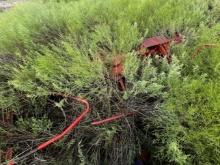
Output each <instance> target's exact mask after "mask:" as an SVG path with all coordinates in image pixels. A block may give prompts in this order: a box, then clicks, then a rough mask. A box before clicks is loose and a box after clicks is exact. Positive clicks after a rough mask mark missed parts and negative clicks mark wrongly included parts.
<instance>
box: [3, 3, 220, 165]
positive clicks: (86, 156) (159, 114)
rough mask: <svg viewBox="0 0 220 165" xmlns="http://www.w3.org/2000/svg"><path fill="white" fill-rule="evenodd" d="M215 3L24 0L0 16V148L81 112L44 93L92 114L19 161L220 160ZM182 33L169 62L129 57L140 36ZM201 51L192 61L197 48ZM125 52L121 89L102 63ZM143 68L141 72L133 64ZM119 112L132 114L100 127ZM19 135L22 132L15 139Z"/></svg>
mask: <svg viewBox="0 0 220 165" xmlns="http://www.w3.org/2000/svg"><path fill="white" fill-rule="evenodd" d="M219 21H220V2H219V1H218V0H195V1H192V0H184V1H180V0H136V1H132V0H105V1H103V0H68V1H64V0H60V1H55V0H51V1H40V2H39V1H37V2H36V1H31V2H25V3H23V4H19V5H17V6H16V7H14V8H13V9H11V10H10V11H8V12H4V13H0V110H1V116H2V118H4V116H5V114H10V113H12V114H14V120H13V122H12V123H11V124H9V125H8V124H5V123H3V122H1V123H0V135H1V136H0V148H1V150H5V149H6V148H7V147H13V149H14V152H15V155H16V154H19V153H21V152H24V151H26V150H27V149H30V148H35V147H36V145H38V144H39V143H40V142H43V141H45V140H47V139H49V138H50V137H51V136H52V135H55V134H57V133H59V132H61V131H62V130H63V129H64V128H65V127H66V126H67V125H68V124H69V123H70V122H71V120H72V118H75V117H76V116H77V115H78V114H79V113H80V111H81V110H82V108H81V106H80V105H79V104H77V103H76V102H72V101H71V100H69V99H65V98H62V97H55V96H53V95H52V93H55V92H59V93H68V94H71V95H74V96H81V97H84V98H87V99H88V101H89V102H90V104H91V107H92V111H91V113H90V114H89V115H88V116H87V117H86V118H85V119H84V120H83V121H82V122H81V123H80V125H79V126H78V127H77V128H76V129H75V130H74V131H73V132H72V134H71V135H69V136H68V137H65V139H63V140H62V141H60V142H59V143H56V144H53V145H51V146H49V147H48V148H47V149H46V150H45V151H43V152H38V153H37V154H35V155H32V156H30V157H27V158H25V159H24V160H22V161H21V163H23V164H31V163H39V162H41V161H42V162H41V163H43V164H44V163H45V164H65V165H66V164H82V165H83V164H94V165H99V164H104V165H108V164H113V165H122V164H123V165H124V164H126V165H129V164H134V161H135V160H136V159H138V158H139V155H140V153H143V152H146V153H147V154H145V156H146V155H147V156H146V157H148V159H147V162H146V163H148V164H178V165H184V164H187V165H188V164H198V165H203V164H204V165H205V164H206V165H208V164H210V165H212V164H220V158H219V153H220V145H219V142H220V136H219V133H220V129H219V128H220V118H219V115H220V114H219V113H220V80H219V79H220V57H219V53H220V36H219V35H220V23H219ZM176 31H178V32H181V33H182V34H183V35H184V36H185V37H186V41H185V42H184V43H183V44H180V45H173V46H172V48H171V53H172V55H173V62H172V64H170V65H169V64H168V63H167V61H166V60H165V59H160V60H157V59H151V58H146V59H144V60H142V59H141V58H139V57H138V54H137V51H136V50H137V46H138V45H139V44H140V43H141V41H143V39H144V38H145V37H151V36H155V35H165V36H167V37H171V36H172V35H173V34H174V33H175V32H176ZM203 44H213V45H214V46H212V47H209V48H204V49H203V48H202V49H201V51H200V52H198V54H197V55H196V56H195V58H192V56H193V54H194V52H195V50H196V48H197V47H198V46H201V45H203ZM117 55H121V56H123V57H124V58H125V62H124V66H125V77H126V79H127V90H126V91H125V92H120V91H118V89H117V86H116V84H115V83H114V82H113V81H111V80H109V79H108V78H107V77H108V74H109V68H108V65H107V64H106V63H107V61H109V60H110V59H111V58H113V57H115V56H117ZM141 68H142V74H139V72H138V70H140V69H141ZM121 111H128V112H135V113H137V115H135V116H132V117H126V118H123V119H122V120H119V121H115V122H112V123H108V124H105V125H101V126H97V127H94V126H90V123H91V121H93V120H95V119H103V118H106V117H110V116H112V115H113V114H117V113H119V112H121ZM24 134H25V136H24Z"/></svg>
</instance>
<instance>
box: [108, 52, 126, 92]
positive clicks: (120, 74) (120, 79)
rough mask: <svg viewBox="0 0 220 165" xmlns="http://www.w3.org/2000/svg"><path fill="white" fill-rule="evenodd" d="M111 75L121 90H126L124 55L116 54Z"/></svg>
mask: <svg viewBox="0 0 220 165" xmlns="http://www.w3.org/2000/svg"><path fill="white" fill-rule="evenodd" d="M111 77H112V79H113V80H114V81H115V82H116V83H117V86H118V89H119V90H120V91H125V90H126V79H125V77H124V66H123V57H122V56H116V57H115V58H113V60H112V67H111Z"/></svg>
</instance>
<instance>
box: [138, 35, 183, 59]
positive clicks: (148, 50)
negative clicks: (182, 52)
mask: <svg viewBox="0 0 220 165" xmlns="http://www.w3.org/2000/svg"><path fill="white" fill-rule="evenodd" d="M183 40H184V37H183V36H182V35H181V34H180V33H177V32H176V33H175V35H174V37H173V38H171V39H169V38H167V37H164V36H156V37H151V38H147V39H145V40H144V41H143V42H142V43H141V44H140V46H139V48H138V52H139V54H140V55H143V56H150V57H154V56H155V55H159V56H160V57H162V58H165V57H166V58H167V61H168V63H171V62H172V57H171V55H170V53H169V51H170V44H171V42H172V41H173V42H174V43H175V44H179V43H181V42H182V41H183Z"/></svg>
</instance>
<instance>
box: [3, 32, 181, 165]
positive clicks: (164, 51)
mask: <svg viewBox="0 0 220 165" xmlns="http://www.w3.org/2000/svg"><path fill="white" fill-rule="evenodd" d="M182 41H183V37H182V36H181V35H180V34H179V33H176V34H175V36H174V37H173V38H171V39H169V38H167V37H164V36H157V37H152V38H147V39H145V40H144V41H143V42H142V43H141V44H140V45H139V47H138V48H137V52H138V53H137V54H138V55H140V56H142V57H152V58H153V57H154V56H155V55H159V57H161V58H166V59H167V61H168V63H171V62H172V57H171V55H170V53H169V49H170V46H171V43H176V44H178V43H181V42H182ZM123 61H124V60H123V58H122V57H121V56H116V57H115V58H113V59H112V61H111V65H110V69H109V71H110V72H111V73H110V79H111V80H112V81H114V82H115V83H116V85H117V88H118V90H119V91H121V92H124V91H126V77H125V76H124V68H123ZM51 95H54V96H61V97H63V98H68V99H71V100H73V101H74V100H75V101H77V102H79V103H80V104H82V105H83V106H84V107H85V108H84V110H83V112H82V113H81V114H80V115H79V116H78V117H77V118H76V119H74V120H73V121H72V123H71V124H70V125H69V126H68V127H67V128H66V129H65V130H64V131H63V132H61V133H59V134H57V135H55V136H54V137H52V138H51V139H50V140H48V141H46V142H43V143H41V144H39V145H38V146H37V147H36V148H35V149H33V150H29V151H27V152H25V153H23V154H20V155H19V156H18V157H14V158H12V148H10V149H9V151H8V156H7V158H6V159H8V161H7V162H5V163H3V164H8V165H14V164H15V163H18V162H20V161H22V160H23V159H24V158H26V157H27V156H29V155H31V154H33V153H35V152H37V151H40V150H43V149H45V148H46V147H47V146H48V145H50V144H53V143H55V142H57V141H58V140H60V139H62V138H63V137H64V136H66V135H68V134H69V133H70V132H71V131H72V130H73V129H74V128H76V126H77V125H78V124H79V123H80V121H81V120H82V119H83V118H84V117H85V116H86V115H87V114H88V113H89V112H90V111H91V108H90V105H89V103H88V101H87V100H86V99H83V98H79V97H74V96H72V95H70V94H66V93H51ZM134 115H135V113H134V112H121V113H118V114H116V115H113V116H112V117H110V118H106V119H102V120H98V121H93V122H92V123H91V125H92V126H99V125H102V124H105V123H108V122H112V121H115V120H119V119H121V118H123V117H125V116H134Z"/></svg>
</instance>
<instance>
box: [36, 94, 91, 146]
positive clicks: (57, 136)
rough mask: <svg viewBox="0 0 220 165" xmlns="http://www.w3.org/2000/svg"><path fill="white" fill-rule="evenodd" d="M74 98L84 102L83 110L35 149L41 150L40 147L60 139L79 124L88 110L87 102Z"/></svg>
mask: <svg viewBox="0 0 220 165" xmlns="http://www.w3.org/2000/svg"><path fill="white" fill-rule="evenodd" d="M74 99H75V100H77V101H79V102H81V103H82V104H84V105H85V107H86V108H85V110H84V111H83V112H82V113H81V114H80V116H79V117H77V118H76V119H75V120H73V122H72V123H71V124H70V125H69V126H68V127H67V128H66V129H65V130H64V131H63V132H61V133H60V134H58V135H55V136H54V137H53V138H52V139H50V140H48V141H47V142H44V143H42V144H40V145H39V146H38V147H37V150H42V149H44V148H46V147H47V146H48V145H50V144H52V143H54V142H56V141H58V140H60V139H61V138H63V137H64V136H65V135H67V134H69V133H70V132H71V130H72V129H74V128H75V127H76V126H77V125H78V124H79V122H80V121H81V120H82V119H83V117H84V116H85V115H86V114H87V113H88V112H89V111H90V107H89V103H88V102H87V100H85V99H81V98H78V97H77V98H74Z"/></svg>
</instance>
